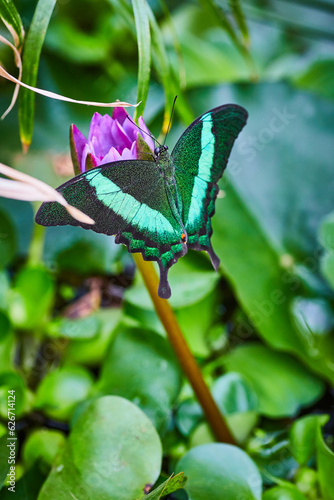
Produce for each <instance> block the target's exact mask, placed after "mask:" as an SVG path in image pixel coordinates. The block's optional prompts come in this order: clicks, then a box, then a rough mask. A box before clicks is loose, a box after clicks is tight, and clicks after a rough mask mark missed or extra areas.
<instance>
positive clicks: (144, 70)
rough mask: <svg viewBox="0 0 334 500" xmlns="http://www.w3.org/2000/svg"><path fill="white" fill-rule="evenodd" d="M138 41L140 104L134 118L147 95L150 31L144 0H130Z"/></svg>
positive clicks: (141, 110)
mask: <svg viewBox="0 0 334 500" xmlns="http://www.w3.org/2000/svg"><path fill="white" fill-rule="evenodd" d="M132 6H133V13H134V16H135V24H136V31H137V42H138V91H137V101H138V102H139V101H141V104H140V105H139V106H138V108H137V109H136V111H135V119H136V118H138V116H140V115H142V114H143V112H144V108H145V103H146V99H147V95H148V88H149V83H150V71H151V33H150V23H149V18H148V9H147V3H146V0H132Z"/></svg>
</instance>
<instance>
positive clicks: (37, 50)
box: [19, 0, 56, 148]
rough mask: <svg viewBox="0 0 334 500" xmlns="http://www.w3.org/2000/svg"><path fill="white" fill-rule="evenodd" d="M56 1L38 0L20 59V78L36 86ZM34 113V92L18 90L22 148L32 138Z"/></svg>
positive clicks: (27, 145)
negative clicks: (44, 44) (44, 43)
mask: <svg viewBox="0 0 334 500" xmlns="http://www.w3.org/2000/svg"><path fill="white" fill-rule="evenodd" d="M55 3H56V1H55V0H39V1H38V3H37V6H36V10H35V13H34V17H33V19H32V22H31V25H30V28H29V33H28V35H27V38H26V41H25V44H24V52H23V59H22V78H23V81H24V82H25V83H27V84H28V85H31V86H32V87H35V86H36V81H37V72H38V63H39V58H40V54H41V50H42V46H43V42H44V37H45V34H46V30H47V27H48V24H49V21H50V17H51V15H52V11H53V9H54V6H55ZM34 114H35V94H34V93H33V92H31V91H30V90H28V89H22V90H21V92H20V107H19V124H20V137H21V142H22V145H23V147H24V148H28V147H29V146H30V143H31V139H32V131H33V126H34Z"/></svg>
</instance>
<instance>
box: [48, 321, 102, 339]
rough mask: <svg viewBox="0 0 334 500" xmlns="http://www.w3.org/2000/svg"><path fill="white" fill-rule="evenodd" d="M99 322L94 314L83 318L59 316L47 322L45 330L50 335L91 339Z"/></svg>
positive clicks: (97, 329)
mask: <svg viewBox="0 0 334 500" xmlns="http://www.w3.org/2000/svg"><path fill="white" fill-rule="evenodd" d="M99 328H100V322H99V320H98V318H97V316H96V315H91V316H87V317H84V318H77V319H69V318H59V319H57V320H54V321H52V322H51V323H49V324H48V327H47V332H48V335H50V336H52V337H64V338H68V339H92V338H94V337H96V336H97V334H98V332H99Z"/></svg>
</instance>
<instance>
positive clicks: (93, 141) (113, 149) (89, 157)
mask: <svg viewBox="0 0 334 500" xmlns="http://www.w3.org/2000/svg"><path fill="white" fill-rule="evenodd" d="M127 116H128V113H127V112H126V111H125V109H124V108H114V110H113V114H112V117H110V116H109V115H104V116H102V115H100V114H99V113H95V114H94V116H93V118H92V121H91V123H90V127H89V133H88V139H86V137H85V136H84V135H83V134H82V133H81V132H80V130H78V129H77V127H76V126H75V125H72V126H71V129H70V144H71V154H72V161H73V165H74V170H75V173H76V174H80V173H83V172H85V171H86V170H89V169H90V168H93V167H97V166H99V165H104V164H105V163H110V162H112V161H119V160H135V159H136V158H137V137H138V134H139V135H141V137H142V138H143V139H144V141H145V142H146V144H147V145H148V146H149V148H150V149H151V150H152V153H153V152H154V143H153V140H152V139H151V137H150V136H149V135H148V134H149V130H148V128H147V127H146V125H145V122H144V120H143V118H142V117H141V116H140V117H139V119H138V125H139V127H140V128H141V129H142V130H145V132H147V133H145V132H142V131H140V130H139V128H138V127H136V125H135V124H134V123H133V122H132V121H131V120H129V119H128V118H127Z"/></svg>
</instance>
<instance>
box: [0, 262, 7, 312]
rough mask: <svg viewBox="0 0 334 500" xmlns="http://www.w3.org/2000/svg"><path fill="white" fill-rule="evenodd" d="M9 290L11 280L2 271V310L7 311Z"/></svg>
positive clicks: (0, 296)
mask: <svg viewBox="0 0 334 500" xmlns="http://www.w3.org/2000/svg"><path fill="white" fill-rule="evenodd" d="M8 290H9V279H8V276H7V274H6V272H5V271H0V309H2V310H7V308H8V301H7V295H8Z"/></svg>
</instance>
